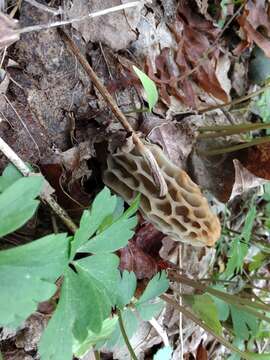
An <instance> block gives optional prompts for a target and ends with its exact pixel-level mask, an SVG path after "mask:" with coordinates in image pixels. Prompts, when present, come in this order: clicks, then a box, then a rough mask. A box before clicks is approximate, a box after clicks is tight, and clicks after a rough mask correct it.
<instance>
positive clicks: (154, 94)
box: [133, 66, 158, 112]
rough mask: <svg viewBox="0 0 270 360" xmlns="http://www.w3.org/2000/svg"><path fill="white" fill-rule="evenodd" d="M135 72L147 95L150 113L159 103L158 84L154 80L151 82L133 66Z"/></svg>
mask: <svg viewBox="0 0 270 360" xmlns="http://www.w3.org/2000/svg"><path fill="white" fill-rule="evenodd" d="M133 70H134V72H135V73H136V75H137V76H138V78H139V79H140V81H141V83H142V85H143V88H144V91H145V93H146V97H147V102H148V108H149V111H150V112H151V111H152V108H153V107H154V106H155V105H156V103H157V101H158V91H157V87H156V84H155V83H154V81H153V80H151V79H150V78H149V77H148V76H147V75H146V74H145V73H144V72H143V71H141V70H140V69H138V68H137V67H136V66H133Z"/></svg>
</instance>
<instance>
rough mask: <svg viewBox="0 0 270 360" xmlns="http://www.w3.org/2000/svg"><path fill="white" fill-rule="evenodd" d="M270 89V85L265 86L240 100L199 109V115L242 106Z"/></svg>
mask: <svg viewBox="0 0 270 360" xmlns="http://www.w3.org/2000/svg"><path fill="white" fill-rule="evenodd" d="M269 87H270V83H267V84H266V85H265V86H263V87H262V88H260V89H259V90H257V91H254V92H253V93H251V94H247V95H244V96H241V97H239V98H237V99H235V100H232V101H228V102H225V103H224V104H220V105H214V106H209V107H208V108H202V109H198V113H200V114H204V113H206V112H209V111H213V110H217V109H222V108H224V107H227V106H234V105H237V104H240V103H241V102H243V101H246V100H249V99H251V98H253V97H255V96H257V95H260V94H261V93H263V92H264V91H265V90H266V89H268V88H269Z"/></svg>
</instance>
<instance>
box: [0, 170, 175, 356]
mask: <svg viewBox="0 0 270 360" xmlns="http://www.w3.org/2000/svg"><path fill="white" fill-rule="evenodd" d="M17 175H18V176H17ZM0 189H1V195H0V208H1V211H3V212H4V214H5V217H4V220H5V221H2V218H1V222H0V232H1V236H4V235H7V234H8V233H10V232H12V231H14V230H16V229H17V228H19V227H21V226H22V225H23V224H24V223H25V222H26V221H27V220H28V219H29V218H30V217H31V216H32V215H33V214H34V212H35V211H36V209H37V206H38V204H39V201H38V200H36V199H35V198H36V197H37V196H38V194H39V193H40V191H41V189H42V177H37V176H31V177H28V178H21V176H20V175H19V174H17V172H16V171H15V169H14V168H13V167H12V166H9V167H8V168H7V169H6V170H5V171H4V173H3V175H2V176H1V177H0ZM138 206H139V196H138V197H137V198H136V200H135V201H134V203H133V204H132V205H131V207H129V208H128V209H127V210H126V211H124V206H123V202H122V201H119V199H118V198H117V197H116V196H115V195H111V194H110V191H109V189H108V188H104V189H103V190H102V191H101V192H100V193H99V194H98V195H97V197H96V198H95V200H94V201H93V203H92V206H91V209H87V210H85V211H84V212H83V215H82V218H81V221H80V226H79V228H78V230H77V231H76V233H75V235H74V236H73V237H71V236H67V234H57V235H54V234H53V235H48V236H45V237H43V238H41V239H38V240H36V241H34V242H31V243H29V244H27V245H23V246H19V247H16V248H12V249H8V250H4V251H1V252H0V276H1V279H2V280H1V283H0V292H1V297H0V325H1V326H6V327H11V328H16V327H17V326H19V325H20V324H21V323H22V322H23V321H24V320H25V319H26V318H27V317H28V316H29V315H30V314H31V313H33V312H34V311H35V310H36V308H37V305H38V303H39V302H41V301H45V300H48V299H49V298H51V297H52V296H53V295H54V294H55V293H56V290H57V286H56V285H55V282H56V281H57V280H58V283H59V282H60V283H61V292H60V297H59V300H58V303H57V304H55V306H56V309H55V311H54V313H53V316H52V318H51V320H50V321H49V324H48V326H47V328H46V329H45V331H44V333H43V335H42V338H41V341H40V344H39V353H40V355H41V359H42V360H46V359H57V360H61V359H63V360H68V359H71V358H72V354H73V352H76V353H81V352H82V351H84V350H86V349H87V350H88V349H89V346H91V345H96V344H97V343H98V342H99V343H101V339H103V340H104V342H106V341H107V340H108V337H110V340H109V341H110V344H111V346H114V341H113V339H115V340H117V341H116V342H118V340H119V337H120V331H119V330H121V331H122V332H123V329H120V325H117V324H118V322H117V319H118V320H119V321H120V320H121V321H122V322H123V323H125V322H126V321H125V318H126V317H128V318H129V319H131V318H132V320H133V321H134V324H136V321H135V319H136V317H135V315H134V313H133V312H134V310H135V309H136V311H138V313H139V314H140V315H141V317H142V318H143V319H148V318H149V317H150V318H151V317H152V316H153V315H154V314H156V313H157V312H159V311H160V310H161V308H162V306H163V303H162V301H159V302H157V303H151V301H152V300H153V298H155V297H156V296H158V295H160V294H161V293H163V292H164V291H166V290H167V288H168V280H167V279H166V276H165V273H161V274H157V275H156V276H155V277H154V278H153V279H152V280H151V281H150V282H149V284H148V286H147V288H146V289H145V291H144V293H143V294H142V296H141V297H140V298H139V299H138V300H135V299H134V300H133V301H132V304H133V305H132V306H133V307H132V306H131V305H130V304H129V303H130V302H131V299H132V298H133V295H134V292H135V289H136V278H135V275H134V274H133V273H128V272H123V275H122V277H121V276H120V272H119V270H118V265H119V259H118V257H117V256H116V255H115V254H113V252H114V251H116V250H118V249H120V248H122V247H124V246H125V245H127V242H128V240H129V239H130V238H131V237H132V235H133V234H134V232H133V230H132V229H133V228H134V227H135V226H136V223H137V218H136V216H134V214H135V213H136V211H137V209H138ZM21 209H23V216H22V215H21V214H22V211H21ZM82 253H83V256H82V255H80V254H82ZM85 254H87V256H85ZM127 305H130V306H127ZM113 308H117V314H118V316H116V315H115V316H114V317H111V314H112V309H113ZM122 318H124V320H122ZM128 323H129V322H128ZM126 326H127V327H128V324H126ZM133 331H135V329H134V328H133V329H132V332H133ZM129 335H130V333H129ZM93 338H94V340H93ZM110 344H109V345H110Z"/></svg>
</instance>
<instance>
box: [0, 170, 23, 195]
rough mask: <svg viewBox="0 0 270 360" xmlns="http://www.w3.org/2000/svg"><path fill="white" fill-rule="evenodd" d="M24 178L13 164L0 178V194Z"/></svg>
mask: <svg viewBox="0 0 270 360" xmlns="http://www.w3.org/2000/svg"><path fill="white" fill-rule="evenodd" d="M22 177H23V175H22V174H21V173H20V172H19V170H17V168H16V167H15V166H14V165H13V164H9V165H8V166H7V167H6V168H5V170H4V171H3V173H2V175H1V176H0V193H1V192H3V191H4V190H5V189H7V188H8V187H9V186H11V185H12V184H13V183H15V182H16V181H17V180H19V179H21V178H22Z"/></svg>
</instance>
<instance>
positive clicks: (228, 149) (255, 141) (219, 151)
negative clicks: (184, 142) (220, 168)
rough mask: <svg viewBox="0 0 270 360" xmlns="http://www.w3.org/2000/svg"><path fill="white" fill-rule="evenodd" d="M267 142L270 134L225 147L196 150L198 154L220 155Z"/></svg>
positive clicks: (269, 140) (269, 139)
mask: <svg viewBox="0 0 270 360" xmlns="http://www.w3.org/2000/svg"><path fill="white" fill-rule="evenodd" d="M268 142H270V136H262V137H260V138H256V139H253V140H251V141H248V142H245V143H243V144H237V145H233V146H229V147H226V148H221V149H212V150H206V151H204V150H200V151H199V150H197V151H198V153H199V154H201V155H205V156H214V155H222V154H227V153H230V152H235V151H238V150H242V149H246V148H249V147H251V146H254V145H259V144H265V143H268Z"/></svg>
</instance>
